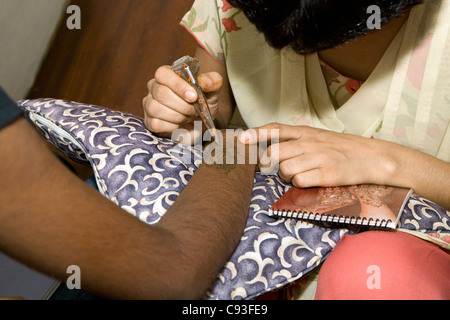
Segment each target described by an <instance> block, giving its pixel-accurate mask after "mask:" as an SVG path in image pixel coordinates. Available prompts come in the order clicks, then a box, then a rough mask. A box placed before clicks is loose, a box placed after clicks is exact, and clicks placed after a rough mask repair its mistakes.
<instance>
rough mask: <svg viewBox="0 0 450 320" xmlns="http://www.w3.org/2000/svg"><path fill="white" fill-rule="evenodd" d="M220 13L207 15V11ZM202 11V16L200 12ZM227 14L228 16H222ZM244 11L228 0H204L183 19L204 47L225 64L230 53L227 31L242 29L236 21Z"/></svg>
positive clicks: (183, 22) (186, 26) (182, 23)
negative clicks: (235, 7)
mask: <svg viewBox="0 0 450 320" xmlns="http://www.w3.org/2000/svg"><path fill="white" fill-rule="evenodd" d="M217 10H219V11H220V13H219V14H218V15H207V16H205V13H206V12H217ZM199 11H200V12H201V14H200V17H199V14H198V12H199ZM221 14H226V16H223V17H222V16H221ZM237 15H242V12H241V11H239V10H236V9H234V8H233V7H232V6H231V5H230V4H229V3H228V2H227V1H226V0H218V1H216V0H210V1H203V2H202V3H201V6H200V5H198V6H193V7H192V8H191V10H190V11H189V12H188V13H187V14H186V16H185V17H184V18H183V20H182V21H181V25H183V26H184V27H185V28H186V29H187V30H188V31H189V32H191V33H192V34H193V35H194V36H195V37H196V38H197V39H198V40H199V42H200V44H201V45H202V46H203V47H204V49H205V50H206V51H207V52H208V53H209V54H210V55H211V56H212V57H213V58H214V59H215V60H217V61H218V62H220V63H222V64H224V63H225V56H226V55H227V54H228V40H227V33H231V32H233V31H239V30H241V27H239V26H238V25H237V23H236V16H237Z"/></svg>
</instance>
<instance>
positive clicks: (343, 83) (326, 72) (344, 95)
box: [320, 61, 363, 109]
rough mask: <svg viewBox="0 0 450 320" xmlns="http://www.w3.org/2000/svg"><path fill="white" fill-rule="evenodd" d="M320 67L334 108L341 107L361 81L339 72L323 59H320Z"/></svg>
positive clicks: (359, 86) (361, 83)
mask: <svg viewBox="0 0 450 320" xmlns="http://www.w3.org/2000/svg"><path fill="white" fill-rule="evenodd" d="M320 67H321V68H322V73H323V76H324V78H325V82H326V83H327V86H328V92H329V94H330V99H331V101H332V102H333V105H334V107H335V109H338V108H340V107H342V106H343V105H344V104H345V103H346V102H347V101H348V100H349V99H350V98H351V97H352V96H353V95H354V94H355V93H356V92H357V91H358V90H359V88H361V86H362V85H363V82H362V81H358V80H355V79H352V78H348V77H346V76H344V75H341V74H339V73H338V72H337V71H336V70H334V69H333V68H331V67H330V66H328V65H327V64H326V63H325V62H323V61H320ZM344 89H345V90H344Z"/></svg>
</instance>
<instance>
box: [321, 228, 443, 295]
mask: <svg viewBox="0 0 450 320" xmlns="http://www.w3.org/2000/svg"><path fill="white" fill-rule="evenodd" d="M449 271H450V255H449V254H448V252H445V251H444V250H442V249H440V248H439V247H437V246H435V245H433V244H431V243H428V242H426V241H423V240H421V239H418V238H417V237H415V236H412V235H409V234H406V233H403V232H388V231H369V232H364V233H361V234H358V235H351V236H344V237H343V239H342V240H341V241H340V242H339V243H338V244H337V246H336V248H335V250H333V252H332V253H331V254H330V256H329V257H328V258H327V259H326V260H325V262H324V264H323V266H322V269H321V271H320V274H319V282H318V288H317V294H316V298H317V299H444V298H449V297H450V280H449V279H447V278H448V277H447V276H446V275H447V274H448V272H449Z"/></svg>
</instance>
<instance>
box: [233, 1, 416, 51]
mask: <svg viewBox="0 0 450 320" xmlns="http://www.w3.org/2000/svg"><path fill="white" fill-rule="evenodd" d="M228 2H229V3H230V4H231V5H232V6H234V7H236V8H239V9H241V10H242V11H243V12H244V14H245V15H246V17H247V18H248V19H249V20H250V22H252V23H253V24H254V25H255V26H256V28H257V29H258V30H259V31H260V32H262V33H263V34H264V36H265V38H266V40H267V42H268V43H269V44H270V45H271V46H272V47H274V48H276V49H282V48H284V47H289V46H290V47H292V49H294V50H295V51H296V52H297V53H300V54H309V53H313V52H317V51H322V50H325V49H330V48H333V47H336V46H338V45H341V44H343V43H345V42H348V41H351V40H354V39H356V38H357V37H359V36H361V35H364V34H367V33H369V32H370V31H372V30H371V29H370V28H368V26H367V21H368V19H369V18H370V16H371V15H372V13H367V11H368V10H367V9H368V8H369V7H370V6H372V5H376V6H378V7H379V8H380V10H381V13H380V19H381V21H380V22H381V25H383V24H385V23H387V22H389V21H391V20H393V19H395V18H397V17H399V16H400V15H401V14H403V13H405V12H406V11H408V10H409V9H411V8H412V7H413V6H415V5H417V4H419V3H421V2H422V1H421V0H228Z"/></svg>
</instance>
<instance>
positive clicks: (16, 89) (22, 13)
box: [0, 0, 69, 100]
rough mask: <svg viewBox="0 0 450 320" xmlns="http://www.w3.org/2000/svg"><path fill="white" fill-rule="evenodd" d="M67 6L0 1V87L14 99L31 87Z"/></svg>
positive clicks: (56, 0)
mask: <svg viewBox="0 0 450 320" xmlns="http://www.w3.org/2000/svg"><path fill="white" fill-rule="evenodd" d="M68 3H69V1H68V0H0V86H1V87H3V89H4V90H5V91H6V92H7V93H8V94H9V95H10V96H11V98H13V99H14V100H19V99H22V98H24V97H25V96H26V94H27V93H28V90H29V89H30V87H31V86H32V84H33V81H34V79H35V76H36V74H37V72H38V70H39V66H40V64H41V62H42V59H43V57H44V56H45V53H46V52H47V49H48V45H49V43H50V41H51V39H52V36H53V33H54V31H55V28H56V26H57V25H58V23H59V22H60V21H61V18H64V15H65V14H66V9H67V6H68ZM67 17H68V15H67Z"/></svg>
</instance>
